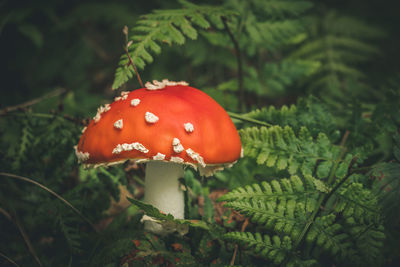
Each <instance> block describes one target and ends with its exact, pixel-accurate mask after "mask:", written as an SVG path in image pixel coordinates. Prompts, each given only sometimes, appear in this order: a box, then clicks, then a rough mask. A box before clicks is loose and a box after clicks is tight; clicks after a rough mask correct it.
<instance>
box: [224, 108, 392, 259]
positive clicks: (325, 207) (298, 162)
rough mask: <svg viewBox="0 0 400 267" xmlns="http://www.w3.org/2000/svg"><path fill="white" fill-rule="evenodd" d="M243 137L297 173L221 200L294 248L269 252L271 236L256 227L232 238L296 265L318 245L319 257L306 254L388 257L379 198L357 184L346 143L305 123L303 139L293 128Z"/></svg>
mask: <svg viewBox="0 0 400 267" xmlns="http://www.w3.org/2000/svg"><path fill="white" fill-rule="evenodd" d="M293 110H295V108H293ZM273 112H275V113H276V111H275V110H273ZM264 113H267V114H268V112H266V111H265V112H264ZM270 113H272V112H270ZM270 113H269V114H270ZM241 136H242V141H243V143H244V151H245V155H247V156H248V157H251V158H254V159H255V160H256V162H257V163H258V164H260V165H264V164H265V165H266V166H267V167H268V168H273V169H275V170H277V171H282V170H286V171H287V173H289V174H291V175H292V176H291V177H290V178H289V179H286V178H280V179H272V180H269V181H263V182H261V183H260V184H253V185H251V186H245V187H239V188H237V189H235V190H233V191H232V192H230V193H228V194H226V195H224V196H222V197H221V198H220V199H219V200H220V201H226V204H225V206H227V207H230V208H233V209H234V210H236V211H238V212H240V213H241V214H243V215H245V216H247V217H249V218H251V221H252V222H253V223H255V224H257V225H260V226H262V228H264V229H265V230H266V231H267V232H268V233H271V236H275V235H276V236H280V237H282V236H284V237H285V240H286V241H285V242H283V240H282V242H283V243H284V244H290V246H285V247H284V248H285V249H284V250H286V251H279V253H278V252H275V250H276V249H278V248H275V250H273V249H272V250H271V251H272V252H269V250H270V249H271V244H270V243H269V242H268V240H269V239H268V238H269V235H268V236H267V237H264V239H266V240H267V241H265V242H264V244H263V241H262V239H261V235H260V234H259V232H256V233H255V235H256V237H254V235H253V234H252V233H251V232H250V233H246V232H244V233H239V232H233V233H229V234H227V235H225V238H226V239H227V240H230V241H234V242H238V243H239V244H249V245H248V246H247V247H246V249H251V250H252V251H253V253H256V254H257V255H261V256H263V257H265V258H266V259H268V260H269V261H271V262H272V263H274V264H281V262H282V261H283V260H285V262H287V263H288V264H291V265H295V264H294V262H296V261H298V260H299V259H298V258H297V256H296V253H295V252H296V251H297V250H298V249H299V248H301V250H302V251H303V252H306V251H308V252H310V250H311V254H310V253H308V254H303V253H302V254H301V255H300V258H301V259H305V260H310V261H312V262H316V261H318V260H319V257H322V255H325V254H327V255H329V256H328V257H332V259H333V258H334V259H335V262H338V263H340V262H353V263H354V264H360V263H361V262H369V264H373V263H378V262H379V261H380V257H378V256H379V252H378V251H379V250H380V249H381V248H382V246H383V238H384V233H383V228H382V219H381V217H380V215H379V214H380V213H379V206H378V201H377V200H378V199H377V196H376V195H375V194H373V192H372V191H371V189H368V188H366V187H365V186H364V185H363V184H361V183H356V182H349V181H351V180H352V179H354V178H352V175H350V172H351V170H350V169H349V168H352V166H353V164H354V162H355V161H354V156H353V155H352V154H344V150H343V148H341V147H339V146H336V145H334V144H332V143H331V142H330V140H329V138H328V137H327V136H326V135H325V134H323V133H319V134H318V136H317V137H316V138H313V136H312V135H311V134H310V132H309V131H308V130H307V129H306V128H305V127H301V128H300V129H299V130H298V135H297V136H296V135H295V133H294V131H293V129H292V128H291V127H290V126H285V127H284V128H282V127H280V126H272V127H269V128H266V127H261V128H256V127H251V128H246V129H243V130H242V131H241ZM352 159H353V160H352ZM352 162H353V163H352ZM312 175H316V177H318V178H314V177H312ZM354 226H356V228H358V230H356V229H355V228H353V227H354ZM360 228H361V229H364V230H365V233H364V232H360V231H361V230H360ZM370 234H371V235H374V234H375V235H377V239H373V238H368V235H370ZM378 236H379V237H378ZM277 238H278V237H277ZM360 239H362V240H363V242H362V243H361V242H360ZM256 240H257V242H258V243H257V242H256ZM278 240H280V239H279V238H278ZM278 245H280V243H278ZM365 248H368V249H370V250H371V251H374V252H373V254H372V255H375V256H372V257H369V256H371V254H368V251H367V250H366V249H365ZM271 253H272V255H273V256H272V257H271V256H270V254H271ZM275 254H277V255H275ZM361 259H362V260H361ZM367 260H368V261H367Z"/></svg>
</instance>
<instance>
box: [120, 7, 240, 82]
mask: <svg viewBox="0 0 400 267" xmlns="http://www.w3.org/2000/svg"><path fill="white" fill-rule="evenodd" d="M180 2H181V4H182V5H183V6H184V8H182V9H169V10H155V11H153V12H152V13H150V14H148V15H144V16H142V17H141V19H140V20H139V21H138V22H137V26H136V27H134V28H133V30H132V32H133V35H132V36H131V37H130V39H129V40H130V41H132V45H130V46H129V47H128V52H129V54H130V56H131V58H132V61H133V64H135V66H137V67H138V68H141V69H143V68H144V67H145V65H146V64H147V63H151V62H153V56H152V55H151V53H154V54H159V53H160V52H161V46H160V44H162V43H167V44H169V45H172V44H178V45H182V44H184V43H185V42H186V38H189V39H192V40H194V39H196V38H197V36H198V31H197V30H196V28H195V26H197V27H200V28H202V29H206V28H209V27H210V25H211V23H212V22H216V23H218V20H219V19H220V18H221V17H230V16H232V15H233V14H234V12H233V11H230V10H228V9H225V8H223V7H218V6H215V7H213V6H205V5H204V6H203V5H202V6H200V5H195V4H192V3H189V2H186V1H180ZM219 23H220V24H221V22H219ZM133 75H134V69H133V66H131V65H130V62H129V59H128V56H127V55H126V54H124V55H122V56H121V58H120V62H119V67H118V68H117V70H116V73H115V79H114V82H113V85H112V88H113V89H118V88H119V87H121V85H123V84H124V83H126V82H127V81H128V80H129V79H130V78H132V76H133Z"/></svg>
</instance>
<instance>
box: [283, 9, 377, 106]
mask: <svg viewBox="0 0 400 267" xmlns="http://www.w3.org/2000/svg"><path fill="white" fill-rule="evenodd" d="M313 19H314V23H312V24H309V25H310V29H309V32H310V38H308V39H307V40H305V41H304V42H303V44H302V45H301V46H300V47H299V48H298V49H297V50H295V51H294V52H293V53H292V55H291V56H290V57H289V58H292V59H304V60H310V61H313V60H314V61H318V62H320V64H321V67H320V68H319V69H318V70H317V71H316V72H315V73H314V75H313V76H312V77H310V78H309V85H308V88H310V89H311V90H314V91H315V92H316V93H317V92H318V93H319V94H321V96H323V97H324V99H326V100H329V99H345V98H348V95H349V94H352V95H358V94H360V95H362V94H364V93H365V90H357V91H355V90H350V88H347V86H346V84H345V83H343V81H346V80H349V79H350V80H355V81H358V80H360V79H361V78H365V75H364V73H363V72H362V71H360V70H359V69H358V68H357V67H356V63H359V62H363V61H367V60H370V59H371V58H372V57H373V56H376V55H378V54H379V52H380V51H379V49H377V47H376V46H374V45H373V44H371V40H374V39H377V38H379V37H382V33H380V32H379V30H378V29H376V28H374V27H370V25H368V24H367V23H366V22H363V21H361V20H358V19H356V18H354V17H349V16H343V15H338V14H337V13H336V12H335V11H329V12H328V13H327V14H325V15H324V16H323V17H321V18H315V17H314V18H313ZM339 25H340V26H339ZM344 25H347V26H344ZM363 88H364V89H365V88H366V86H365V85H364V86H363ZM317 90H318V91H317ZM328 102H331V101H328Z"/></svg>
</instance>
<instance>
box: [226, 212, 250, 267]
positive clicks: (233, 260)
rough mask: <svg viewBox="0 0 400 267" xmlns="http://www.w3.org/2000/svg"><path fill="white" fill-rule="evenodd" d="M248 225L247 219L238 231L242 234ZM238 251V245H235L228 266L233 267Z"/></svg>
mask: <svg viewBox="0 0 400 267" xmlns="http://www.w3.org/2000/svg"><path fill="white" fill-rule="evenodd" d="M248 224H249V218H246V220H245V221H244V222H243V224H242V229H240V232H242V233H243V232H244V230H246V227H247V225H248ZM238 249H239V246H238V244H235V250H234V251H233V255H232V259H231V263H230V266H234V265H235V259H236V255H237V252H238Z"/></svg>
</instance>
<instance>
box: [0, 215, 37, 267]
mask: <svg viewBox="0 0 400 267" xmlns="http://www.w3.org/2000/svg"><path fill="white" fill-rule="evenodd" d="M1 213H3V214H4V215H5V216H6V217H7V218H8V219H9V220H10V221H12V222H13V223H15V224H16V225H17V228H18V231H19V232H20V234H21V235H22V238H23V239H24V241H25V244H26V246H27V247H28V249H29V252H30V253H31V254H32V256H33V257H34V258H35V260H36V262H37V263H38V264H39V266H43V265H42V263H41V262H40V260H39V257H38V256H37V254H36V251H35V249H34V248H33V246H32V243H31V240H30V239H29V237H28V235H27V234H26V232H25V230H24V229H23V228H22V226H21V223H20V222H19V220H18V218H17V216H16V215H15V214H14V215H11V214H10V213H8V212H7V211H6V210H4V209H2V210H1Z"/></svg>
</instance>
